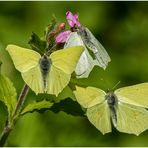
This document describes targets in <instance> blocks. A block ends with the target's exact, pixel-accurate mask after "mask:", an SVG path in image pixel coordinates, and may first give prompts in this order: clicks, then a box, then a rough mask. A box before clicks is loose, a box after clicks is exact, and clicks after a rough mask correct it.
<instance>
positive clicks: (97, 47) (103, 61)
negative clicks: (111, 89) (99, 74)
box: [64, 26, 111, 77]
mask: <svg viewBox="0 0 148 148" xmlns="http://www.w3.org/2000/svg"><path fill="white" fill-rule="evenodd" d="M78 45H79V46H80V45H81V46H84V47H85V50H84V52H83V54H82V55H81V57H80V59H79V62H78V64H77V67H76V70H75V71H76V74H77V76H78V77H88V75H89V73H90V72H91V71H92V69H93V67H94V66H95V65H97V66H99V67H102V68H103V69H106V67H107V66H108V63H109V62H110V61H111V59H110V57H109V55H108V53H107V52H106V50H105V48H104V47H103V46H102V45H101V43H100V42H99V41H98V40H97V39H96V38H95V37H94V35H93V34H92V33H91V32H90V30H89V29H88V28H86V27H82V26H81V27H79V30H78V31H77V32H71V33H70V35H69V37H68V39H67V40H66V42H65V45H64V48H68V47H73V46H78Z"/></svg>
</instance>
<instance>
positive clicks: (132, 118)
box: [116, 103, 148, 135]
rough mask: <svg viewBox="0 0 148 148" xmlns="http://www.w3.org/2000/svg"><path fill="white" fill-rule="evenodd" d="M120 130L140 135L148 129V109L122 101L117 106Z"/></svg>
mask: <svg viewBox="0 0 148 148" xmlns="http://www.w3.org/2000/svg"><path fill="white" fill-rule="evenodd" d="M116 128H117V129H118V130H119V131H120V132H124V133H128V134H135V135H139V134H140V133H142V132H143V131H145V130H146V129H148V111H147V110H146V109H144V108H142V107H139V106H133V105H128V104H125V103H120V104H119V105H118V108H117V127H116Z"/></svg>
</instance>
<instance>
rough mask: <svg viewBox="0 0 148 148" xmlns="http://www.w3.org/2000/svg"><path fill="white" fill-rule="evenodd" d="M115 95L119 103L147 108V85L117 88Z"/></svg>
mask: <svg viewBox="0 0 148 148" xmlns="http://www.w3.org/2000/svg"><path fill="white" fill-rule="evenodd" d="M115 94H116V95H117V97H118V98H119V100H120V101H121V102H124V103H127V104H131V105H136V106H141V107H145V108H148V83H141V84H137V85H133V86H128V87H123V88H119V89H117V90H116V91H115Z"/></svg>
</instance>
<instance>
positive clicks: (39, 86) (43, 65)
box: [6, 45, 83, 96]
mask: <svg viewBox="0 0 148 148" xmlns="http://www.w3.org/2000/svg"><path fill="white" fill-rule="evenodd" d="M6 50H7V51H8V52H9V54H10V56H11V58H12V60H13V63H14V66H15V68H16V69H17V70H18V71H20V72H21V75H22V78H23V80H24V81H25V82H26V84H27V85H28V86H29V87H30V88H31V89H32V90H33V91H34V92H35V93H36V94H38V93H48V94H54V95H56V96H57V95H58V94H59V93H60V92H61V91H62V90H63V89H64V88H65V87H66V86H67V85H68V83H69V81H70V78H71V74H72V72H73V71H74V69H75V67H76V64H77V62H78V60H79V58H80V56H81V53H82V52H83V47H82V46H76V47H72V48H67V49H65V50H58V51H55V52H53V53H51V54H50V56H48V55H47V54H44V55H43V56H41V55H40V54H39V53H38V52H36V51H34V50H30V49H26V48H22V47H19V46H16V45H8V46H7V48H6Z"/></svg>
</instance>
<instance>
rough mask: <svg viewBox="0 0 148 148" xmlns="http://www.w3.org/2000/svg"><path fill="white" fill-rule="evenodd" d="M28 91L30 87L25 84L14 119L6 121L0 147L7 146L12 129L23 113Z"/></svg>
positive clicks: (13, 115)
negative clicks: (20, 113)
mask: <svg viewBox="0 0 148 148" xmlns="http://www.w3.org/2000/svg"><path fill="white" fill-rule="evenodd" d="M28 91H29V87H28V86H27V84H24V86H23V88H22V91H21V93H20V95H19V98H18V101H17V105H16V108H15V110H14V113H13V114H12V119H11V121H6V125H5V127H4V129H3V132H2V134H1V138H0V147H2V146H4V145H5V143H6V141H7V139H8V136H9V134H10V132H11V130H12V128H13V126H14V125H15V123H16V121H17V118H18V116H19V112H20V111H21V108H22V106H23V104H24V101H25V99H26V96H27V94H28Z"/></svg>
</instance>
